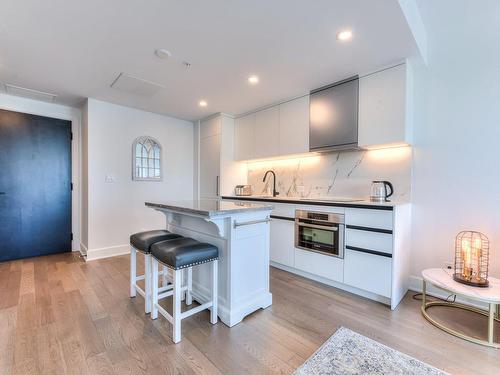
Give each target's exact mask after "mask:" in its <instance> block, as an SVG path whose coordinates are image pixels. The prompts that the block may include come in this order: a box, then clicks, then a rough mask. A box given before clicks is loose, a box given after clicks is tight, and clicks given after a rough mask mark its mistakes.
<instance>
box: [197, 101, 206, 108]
mask: <svg viewBox="0 0 500 375" xmlns="http://www.w3.org/2000/svg"><path fill="white" fill-rule="evenodd" d="M198 104H199V105H200V107H206V106H207V105H208V103H207V102H206V101H205V100H200V102H199V103H198Z"/></svg>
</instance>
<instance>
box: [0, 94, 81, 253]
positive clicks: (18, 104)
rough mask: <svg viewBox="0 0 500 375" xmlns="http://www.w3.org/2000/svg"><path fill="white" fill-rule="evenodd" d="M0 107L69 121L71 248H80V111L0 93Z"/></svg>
mask: <svg viewBox="0 0 500 375" xmlns="http://www.w3.org/2000/svg"><path fill="white" fill-rule="evenodd" d="M0 108H1V109H5V110H9V111H15V112H23V113H30V114H33V115H39V116H46V117H52V118H58V119H63V120H69V121H71V131H72V132H73V143H72V146H71V174H72V181H73V194H72V198H71V199H72V204H71V205H72V207H71V210H72V219H71V220H72V232H73V242H72V250H73V251H76V250H80V183H79V182H80V158H81V155H80V128H81V111H80V109H78V108H73V107H68V106H65V105H60V104H54V103H49V102H44V101H38V100H33V99H27V98H22V97H19V96H12V95H7V94H3V93H0Z"/></svg>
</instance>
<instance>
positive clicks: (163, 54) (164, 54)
mask: <svg viewBox="0 0 500 375" xmlns="http://www.w3.org/2000/svg"><path fill="white" fill-rule="evenodd" d="M155 55H156V56H157V57H159V58H160V59H164V60H166V59H169V58H171V57H172V52H170V51H168V50H166V49H164V48H160V49H157V50H156V51H155Z"/></svg>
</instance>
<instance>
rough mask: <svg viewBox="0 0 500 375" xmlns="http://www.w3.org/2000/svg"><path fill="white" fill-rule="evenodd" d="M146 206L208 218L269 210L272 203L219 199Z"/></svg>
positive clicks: (271, 207) (150, 203) (158, 203)
mask: <svg viewBox="0 0 500 375" xmlns="http://www.w3.org/2000/svg"><path fill="white" fill-rule="evenodd" d="M145 204H146V206H147V207H151V208H154V209H157V210H166V211H172V212H179V213H186V214H190V215H197V216H203V217H206V218H208V219H212V218H217V217H223V216H231V215H236V214H241V213H248V212H256V211H269V212H270V211H271V210H272V209H273V206H272V205H269V204H262V203H251V202H229V201H224V200H220V199H199V200H185V201H166V202H145Z"/></svg>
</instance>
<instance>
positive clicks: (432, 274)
mask: <svg viewBox="0 0 500 375" xmlns="http://www.w3.org/2000/svg"><path fill="white" fill-rule="evenodd" d="M422 278H423V279H424V280H426V281H427V282H429V283H431V284H433V285H434V286H437V287H438V288H441V289H444V290H446V291H448V292H454V293H457V294H460V295H462V296H465V297H468V298H472V299H475V300H479V301H483V302H489V303H500V280H499V279H496V278H494V277H491V276H490V277H488V281H489V286H488V287H486V288H479V287H476V286H470V285H465V284H461V283H459V282H457V281H455V280H453V270H447V269H443V268H429V269H426V270H423V271H422Z"/></svg>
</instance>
